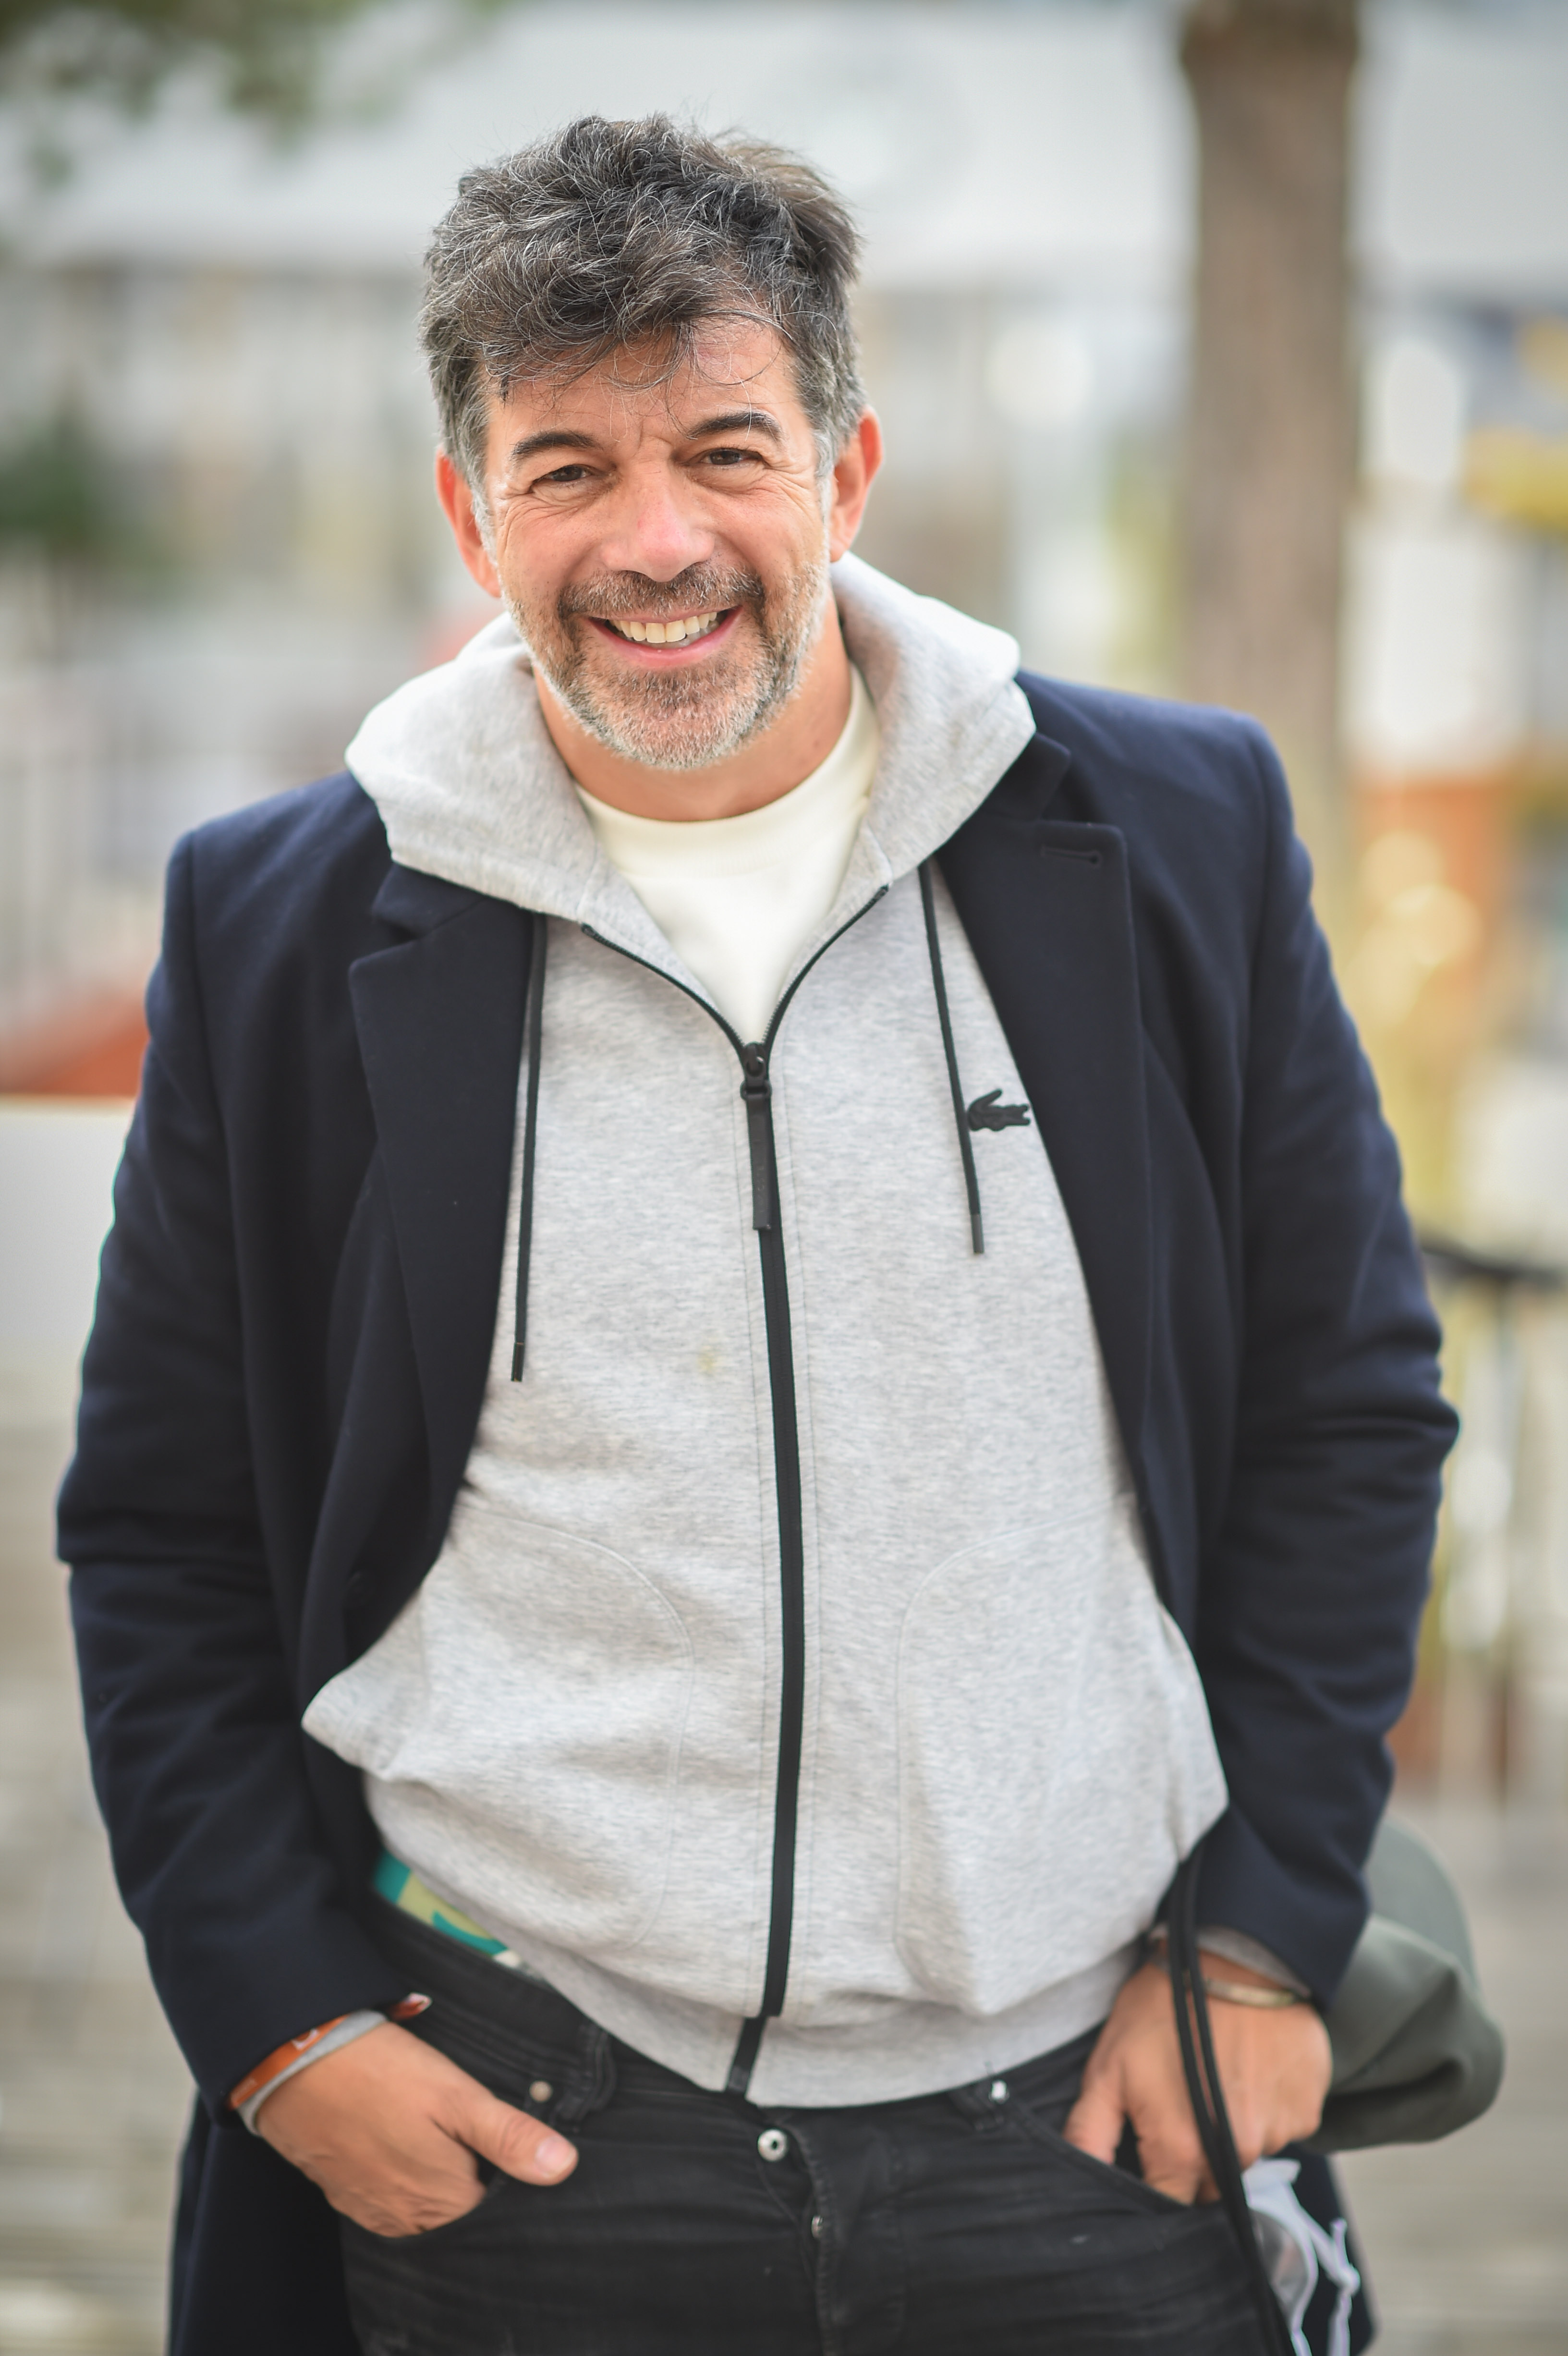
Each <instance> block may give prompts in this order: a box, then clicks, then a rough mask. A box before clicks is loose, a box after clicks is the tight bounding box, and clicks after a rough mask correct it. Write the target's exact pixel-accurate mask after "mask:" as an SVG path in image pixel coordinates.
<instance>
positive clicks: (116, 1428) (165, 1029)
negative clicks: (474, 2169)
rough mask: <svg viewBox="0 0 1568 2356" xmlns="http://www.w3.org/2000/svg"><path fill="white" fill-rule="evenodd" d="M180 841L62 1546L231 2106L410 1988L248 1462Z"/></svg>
mask: <svg viewBox="0 0 1568 2356" xmlns="http://www.w3.org/2000/svg"><path fill="white" fill-rule="evenodd" d="M195 868H196V862H195V851H194V846H193V845H192V844H191V843H190V842H188V841H187V843H185V844H183V845H182V846H181V847H180V849H179V850H178V851H176V855H175V858H174V861H173V863H172V866H171V869H170V875H169V887H168V898H167V907H166V916H165V937H164V947H163V955H162V958H161V960H160V963H159V965H158V968H157V970H156V972H155V975H154V977H153V980H152V984H151V988H150V991H149V994H148V1026H149V1031H150V1034H151V1044H150V1047H149V1050H148V1054H147V1058H146V1063H145V1067H144V1075H143V1082H142V1091H141V1097H140V1100H139V1102H138V1105H137V1108H136V1112H135V1117H134V1119H133V1123H132V1126H131V1131H130V1136H129V1140H128V1142H127V1145H126V1149H125V1154H124V1159H123V1162H122V1165H121V1169H120V1173H119V1175H118V1178H117V1180H116V1183H115V1190H114V1224H113V1226H112V1231H111V1234H110V1237H109V1240H108V1242H107V1244H106V1246H105V1248H104V1252H103V1258H102V1265H101V1276H100V1283H99V1292H98V1306H97V1312H96V1318H95V1322H94V1325H93V1330H92V1334H91V1341H90V1343H89V1344H88V1349H87V1354H86V1358H85V1361H84V1365H83V1379H82V1399H81V1409H80V1424H79V1430H78V1448H77V1454H76V1458H75V1461H74V1462H73V1464H72V1466H71V1468H70V1471H69V1473H68V1475H67V1477H66V1481H65V1484H64V1487H63V1489H62V1492H61V1495H60V1504H59V1547H60V1553H61V1556H62V1558H64V1559H65V1560H66V1561H67V1562H69V1564H70V1565H71V1612H72V1618H73V1622H74V1625H75V1632H76V1641H77V1649H78V1655H79V1660H80V1673H81V1688H82V1699H83V1706H84V1711H85V1717H86V1724H87V1735H88V1742H89V1748H90V1751H91V1762H92V1772H93V1779H94V1783H95V1786H96V1789H97V1794H98V1798H99V1803H100V1805H101V1808H102V1811H103V1815H104V1818H105V1821H106V1823H107V1825H108V1827H109V1836H110V1842H111V1847H112V1853H113V1858H114V1867H115V1872H116V1875H117V1878H118V1880H119V1884H120V1890H121V1894H122V1896H123V1899H124V1901H125V1905H126V1908H127V1910H128V1912H130V1914H131V1916H132V1919H133V1921H134V1922H135V1923H136V1925H137V1927H138V1929H139V1930H140V1931H141V1933H142V1934H143V1937H144V1941H145V1943H146V1949H147V1958H148V1963H149V1965H150V1968H151V1972H152V1976H153V1980H154V1982H155V1987H156V1988H157V1990H158V1994H159V1997H160V1998H161V1999H162V2002H163V2004H164V2007H165V2010H166V2012H167V2014H168V2017H169V2019H170V2022H171V2024H172V2026H173V2029H174V2031H175V2034H176V2038H177V2039H178V2040H179V2042H180V2045H181V2047H182V2048H183V2050H184V2051H185V2054H186V2058H187V2061H188V2062H189V2064H190V2068H191V2071H192V2073H193V2075H194V2076H195V2077H196V2079H197V2083H198V2084H199V2085H200V2087H201V2089H202V2091H203V2094H204V2095H205V2097H206V2099H207V2102H208V2104H209V2106H210V2107H211V2109H212V2110H213V2112H214V2114H215V2115H217V2116H219V2117H220V2118H222V2117H225V2116H227V2115H228V2114H227V2113H226V2110H225V2097H226V2095H227V2093H228V2090H229V2087H230V2086H232V2085H233V2084H235V2083H237V2082H238V2081H239V2080H240V2078H241V2077H242V2076H243V2075H244V2073H245V2072H246V2071H247V2070H248V2069H249V2068H250V2067H251V2065H252V2064H253V2063H254V2062H256V2061H258V2060H260V2059H261V2057H262V2056H263V2055H265V2054H266V2053H268V2052H270V2051H272V2049H273V2048H274V2047H276V2046H277V2045H279V2044H281V2043H282V2042H283V2040H284V2039H286V2038H288V2037H291V2036H295V2035H298V2034H300V2033H301V2032H303V2031H304V2029H308V2028H311V2027H314V2026H315V2024H317V2023H318V2022H320V2021H322V2020H325V2019H330V2018H332V2017H333V2016H335V2015H336V2014H338V2013H343V2012H347V2011H351V2010H355V2009H357V2008H360V2007H370V2006H378V2005H381V2004H387V2003H391V2002H394V2001H396V1999H397V1998H398V1997H400V1996H402V1995H403V1994H405V1993H406V1991H405V1990H404V1989H403V1988H402V1987H399V1986H398V1985H396V1983H395V1980H394V1977H393V1976H392V1975H391V1973H390V1972H389V1967H388V1966H387V1965H386V1964H385V1963H384V1962H383V1960H382V1958H381V1957H380V1955H379V1954H378V1952H377V1950H376V1949H375V1947H374V1946H373V1944H371V1942H370V1941H369V1939H368V1936H367V1934H366V1933H364V1932H363V1931H362V1930H361V1929H360V1927H359V1925H358V1922H357V1920H356V1919H355V1916H354V1914H353V1912H351V1910H350V1908H349V1906H348V1904H347V1900H346V1897H345V1893H344V1890H343V1889H342V1887H341V1884H340V1881H339V1877H338V1874H337V1871H336V1867H335V1865H334V1862H333V1859H332V1857H331V1854H330V1851H329V1848H328V1845H327V1842H326V1840H325V1835H324V1831H323V1827H322V1825H321V1823H320V1821H319V1818H318V1815H317V1813H316V1809H315V1804H314V1801H313V1799H312V1795H311V1791H310V1787H309V1783H308V1781H307V1777H306V1772H305V1768H304V1751H303V1745H302V1738H301V1734H300V1730H299V1724H298V1716H297V1711H296V1708H295V1704H294V1697H293V1677H292V1669H293V1658H292V1653H293V1635H292V1632H291V1630H290V1627H289V1624H288V1613H287V1612H286V1610H285V1609H284V1608H283V1602H282V1601H281V1599H280V1596H279V1593H278V1591H277V1587H276V1582H275V1578H274V1575H273V1565H272V1562H271V1561H270V1551H271V1550H270V1548H269V1545H268V1541H267V1535H266V1533H265V1531H264V1529H263V1526H262V1518H261V1512H260V1509H259V1506H258V1501H257V1489H256V1482H255V1480H254V1478H253V1472H252V1452H251V1427H250V1413H251V1409H250V1408H249V1406H248V1400H247V1386H246V1379H245V1359H246V1336H245V1333H244V1330H243V1323H244V1321H243V1318H242V1315H241V1302H240V1283H239V1279H238V1269H237V1250H236V1240H235V1233H234V1215H233V1207H232V1204H233V1190H232V1188H231V1184H230V1171H229V1158H228V1151H227V1147H226V1141H225V1136H224V1130H223V1121H222V1116H221V1108H220V1104H219V1096H218V1091H217V1090H216V1088H215V1087H214V1082H213V1075H212V1070H211V1067H210V1059H209V1055H208V1043H207V1035H206V1025H205V1023H204V1015H203V1003H202V979H201V973H200V970H199V960H198V957H197V937H198V926H197V909H196V889H195V881H194V877H195Z"/></svg>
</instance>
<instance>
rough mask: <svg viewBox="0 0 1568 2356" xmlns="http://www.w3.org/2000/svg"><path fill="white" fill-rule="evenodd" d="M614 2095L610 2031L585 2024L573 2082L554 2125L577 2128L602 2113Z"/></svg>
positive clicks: (557, 2106)
mask: <svg viewBox="0 0 1568 2356" xmlns="http://www.w3.org/2000/svg"><path fill="white" fill-rule="evenodd" d="M614 2092H615V2056H614V2053H613V2051H612V2050H611V2040H610V2036H609V2032H608V2030H606V2029H601V2028H600V2027H599V2026H598V2024H597V2023H596V2022H594V2021H592V2020H585V2021H584V2022H583V2024H582V2050H581V2059H580V2060H579V2061H578V2062H577V2063H576V2065H575V2066H574V2068H573V2070H572V2073H571V2083H569V2084H568V2085H566V2086H565V2087H563V2088H562V2090H561V2094H560V2100H559V2101H558V2102H557V2104H555V2107H554V2109H553V2111H552V2112H551V2114H550V2124H551V2126H562V2127H574V2126H581V2122H582V2121H583V2120H584V2119H586V2118H591V2117H592V2115H593V2113H594V2112H595V2111H602V2110H603V2108H604V2107H605V2105H606V2104H608V2103H609V2102H610V2101H611V2099H612V2097H613V2094H614Z"/></svg>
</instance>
